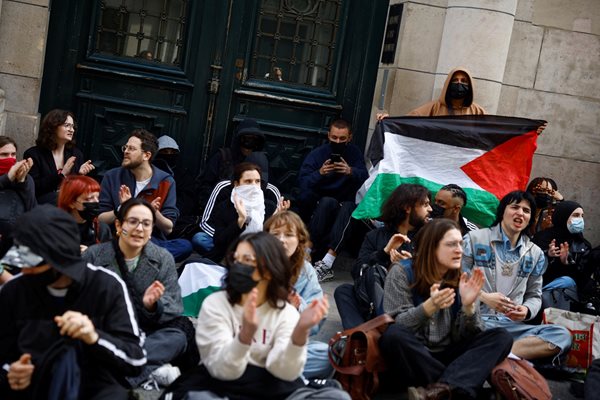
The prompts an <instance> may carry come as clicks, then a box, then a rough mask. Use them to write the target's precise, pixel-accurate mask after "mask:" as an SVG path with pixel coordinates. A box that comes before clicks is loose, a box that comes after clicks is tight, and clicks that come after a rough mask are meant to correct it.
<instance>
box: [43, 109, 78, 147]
mask: <svg viewBox="0 0 600 400" xmlns="http://www.w3.org/2000/svg"><path fill="white" fill-rule="evenodd" d="M67 117H71V118H73V124H75V126H74V128H75V129H77V124H76V121H75V115H74V114H73V113H72V112H71V111H67V110H60V109H58V108H55V109H54V110H51V111H49V112H48V114H46V115H45V116H44V118H43V119H42V124H41V125H40V133H39V134H38V137H37V139H36V141H35V144H36V145H38V146H39V147H43V148H45V149H48V150H54V149H56V146H57V143H56V129H58V127H59V126H61V125H62V124H64V123H65V122H66V121H67ZM73 146H75V135H73V140H71V141H70V142H68V143H66V144H65V147H66V148H71V147H73Z"/></svg>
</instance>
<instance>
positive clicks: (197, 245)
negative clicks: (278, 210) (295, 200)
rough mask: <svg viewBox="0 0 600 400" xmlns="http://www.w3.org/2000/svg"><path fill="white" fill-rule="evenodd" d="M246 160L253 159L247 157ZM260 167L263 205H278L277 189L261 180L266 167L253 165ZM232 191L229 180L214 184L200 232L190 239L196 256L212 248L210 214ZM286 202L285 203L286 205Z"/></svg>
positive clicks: (231, 184) (229, 196)
mask: <svg viewBox="0 0 600 400" xmlns="http://www.w3.org/2000/svg"><path fill="white" fill-rule="evenodd" d="M248 158H254V157H251V156H249V157H248ZM253 164H256V165H258V166H259V167H260V170H261V178H260V182H261V185H260V186H261V188H262V189H263V193H264V197H265V204H270V205H275V204H280V203H281V202H283V201H284V200H285V199H284V198H283V197H282V196H281V193H280V192H279V189H278V188H277V187H276V186H275V185H272V184H270V183H266V184H265V181H264V180H263V177H264V174H263V173H262V169H263V166H267V167H268V165H267V164H265V163H264V162H263V163H262V164H263V165H261V164H258V163H253ZM232 190H233V183H231V179H229V180H226V181H221V182H219V183H217V184H216V186H215V187H214V188H213V190H212V193H211V194H210V197H209V199H208V203H207V204H206V207H205V208H204V212H203V213H202V218H201V220H200V232H197V233H195V234H194V236H193V237H192V246H193V247H194V250H195V251H196V252H197V253H198V254H207V253H208V252H210V251H211V250H212V249H213V248H214V247H215V243H214V238H213V237H214V234H215V228H214V226H212V225H211V223H214V219H213V217H212V214H213V213H214V212H215V210H216V208H217V206H218V205H219V204H221V203H222V202H227V201H229V199H230V198H231V191H232ZM287 203H288V202H286V204H287Z"/></svg>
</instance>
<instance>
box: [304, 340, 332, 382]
mask: <svg viewBox="0 0 600 400" xmlns="http://www.w3.org/2000/svg"><path fill="white" fill-rule="evenodd" d="M332 372H333V367H332V366H331V363H330V362H329V345H328V344H327V343H323V342H318V341H316V340H311V341H309V342H308V346H307V349H306V364H304V371H302V375H303V376H304V378H306V379H315V378H322V379H325V378H330V377H331V373H332Z"/></svg>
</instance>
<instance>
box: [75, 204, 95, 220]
mask: <svg viewBox="0 0 600 400" xmlns="http://www.w3.org/2000/svg"><path fill="white" fill-rule="evenodd" d="M81 204H82V205H83V210H81V211H80V210H77V212H78V213H79V216H80V217H81V218H83V219H85V220H86V221H87V222H92V221H93V220H94V218H96V217H97V216H98V215H100V203H96V202H93V201H91V202H84V203H81Z"/></svg>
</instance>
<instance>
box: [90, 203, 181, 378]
mask: <svg viewBox="0 0 600 400" xmlns="http://www.w3.org/2000/svg"><path fill="white" fill-rule="evenodd" d="M156 213H157V211H156V210H155V208H154V207H153V206H152V205H151V204H150V203H148V202H147V201H146V200H144V199H140V198H137V197H134V198H131V199H129V200H127V201H125V202H124V203H123V204H122V205H121V208H120V209H119V211H117V217H116V220H115V226H116V229H117V238H116V239H115V240H113V241H111V242H107V243H100V244H96V245H93V246H90V247H89V248H88V249H87V251H86V252H85V253H83V259H84V260H85V261H87V262H89V263H92V264H94V265H100V266H103V267H105V268H107V269H109V270H111V271H113V272H114V273H116V274H117V275H119V276H120V277H121V278H122V279H123V280H124V281H125V283H126V284H127V289H128V290H129V294H130V296H131V299H132V301H133V306H134V308H135V312H136V315H137V319H138V321H139V323H140V326H141V328H142V329H143V330H144V332H145V333H146V341H145V343H144V349H145V350H146V353H147V356H148V363H147V364H146V365H145V366H144V368H143V370H142V372H141V373H140V374H139V375H138V376H136V377H132V378H129V379H128V382H129V384H130V385H131V386H132V387H134V388H135V387H138V386H140V385H141V384H142V383H144V382H145V381H147V380H148V379H149V377H150V376H151V374H152V378H154V379H155V380H156V381H157V382H158V383H159V384H161V385H162V386H168V385H169V384H170V383H171V382H173V381H174V380H175V379H176V378H177V376H179V374H180V371H179V369H178V368H177V367H174V366H171V365H170V364H169V363H170V362H172V361H173V360H175V359H176V358H177V357H178V356H180V355H182V354H183V353H184V352H185V351H186V348H187V343H188V337H187V336H186V332H185V331H184V330H183V329H182V327H181V326H179V324H178V322H179V321H180V320H181V319H182V318H184V317H181V314H182V312H183V303H182V300H181V289H180V288H179V285H178V284H177V271H176V269H175V262H174V261H173V256H172V255H171V254H170V253H169V252H168V251H167V250H165V249H163V248H162V247H159V246H157V245H155V244H154V243H152V242H151V241H150V236H151V234H152V228H153V227H154V224H155V223H156V217H155V214H156ZM184 319H185V318H184ZM185 320H186V321H187V322H188V323H189V320H187V319H185ZM163 366H164V367H163ZM159 367H160V369H159Z"/></svg>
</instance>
